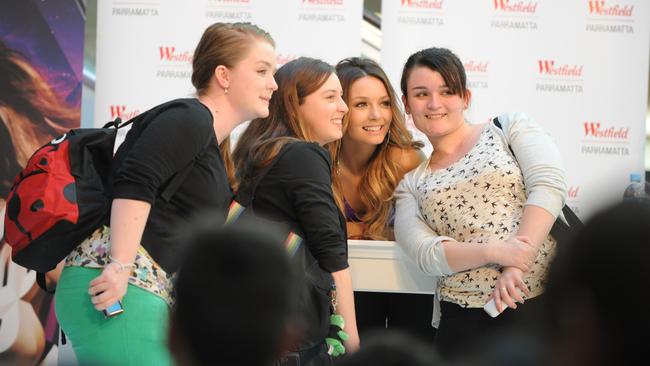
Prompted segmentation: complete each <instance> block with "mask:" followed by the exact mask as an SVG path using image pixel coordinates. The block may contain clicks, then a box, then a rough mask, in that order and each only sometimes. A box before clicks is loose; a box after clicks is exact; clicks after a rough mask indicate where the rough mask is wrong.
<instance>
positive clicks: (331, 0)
mask: <svg viewBox="0 0 650 366" xmlns="http://www.w3.org/2000/svg"><path fill="white" fill-rule="evenodd" d="M302 3H303V4H309V5H343V0H302Z"/></svg>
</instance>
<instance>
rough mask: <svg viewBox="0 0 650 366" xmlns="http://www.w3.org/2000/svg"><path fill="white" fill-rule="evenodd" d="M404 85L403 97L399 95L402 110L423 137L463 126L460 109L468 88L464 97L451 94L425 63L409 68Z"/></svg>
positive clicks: (435, 135)
mask: <svg viewBox="0 0 650 366" xmlns="http://www.w3.org/2000/svg"><path fill="white" fill-rule="evenodd" d="M406 86H407V98H405V97H404V96H402V101H403V102H404V106H405V108H406V113H408V114H410V115H411V116H412V117H413V123H414V124H415V127H417V129H418V130H420V131H422V133H424V134H425V135H427V137H429V138H430V139H436V138H439V137H442V136H445V135H447V134H449V133H451V132H454V131H455V130H456V129H457V128H459V127H460V126H462V125H463V123H464V117H463V110H464V109H465V108H467V105H468V103H469V101H470V96H471V94H470V92H469V90H467V91H466V95H465V98H462V97H461V96H460V95H459V94H452V93H451V92H450V88H449V87H448V86H447V84H446V83H445V80H444V79H443V77H442V75H440V73H439V72H437V71H434V70H432V69H430V68H428V67H426V66H416V67H415V68H413V70H412V71H411V74H410V75H409V78H408V80H407V85H406Z"/></svg>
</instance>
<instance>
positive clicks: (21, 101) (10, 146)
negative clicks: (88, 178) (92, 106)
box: [0, 0, 85, 364]
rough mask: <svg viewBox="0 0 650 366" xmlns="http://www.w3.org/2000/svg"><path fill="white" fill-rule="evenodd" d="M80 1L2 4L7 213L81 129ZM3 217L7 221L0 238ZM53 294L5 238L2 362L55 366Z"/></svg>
mask: <svg viewBox="0 0 650 366" xmlns="http://www.w3.org/2000/svg"><path fill="white" fill-rule="evenodd" d="M84 19H85V18H84V9H83V7H82V6H81V2H79V1H72V0H60V1H32V0H25V1H3V2H0V150H1V151H0V157H1V159H0V214H1V217H2V218H4V212H5V209H6V207H5V206H6V202H5V197H6V196H7V193H8V190H9V189H10V187H11V184H12V181H13V178H14V176H15V175H16V174H17V173H18V171H19V170H20V169H21V168H22V167H23V166H24V165H25V163H26V161H27V159H28V158H29V157H30V156H31V154H32V153H33V152H34V150H36V149H37V148H38V147H40V146H41V145H43V144H45V143H46V142H48V141H50V140H51V139H52V138H53V137H55V136H57V135H60V134H61V133H63V132H65V131H67V130H69V129H70V128H76V127H78V126H79V122H80V120H79V116H80V108H81V89H82V65H83V34H84V22H85V20H84ZM3 232H4V221H2V222H0V237H1V236H2V233H3ZM60 343H61V342H60V340H59V331H58V324H57V322H56V319H55V316H54V302H53V297H52V296H51V295H49V294H46V293H45V292H43V291H41V290H40V289H39V287H38V286H37V285H36V274H35V273H34V272H33V271H29V270H27V269H25V268H23V267H20V266H18V265H16V264H15V263H13V262H12V261H11V248H10V247H9V246H8V245H6V244H4V243H0V364H37V363H40V362H44V363H45V364H56V363H57V360H58V345H59V344H60Z"/></svg>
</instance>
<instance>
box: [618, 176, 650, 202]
mask: <svg viewBox="0 0 650 366" xmlns="http://www.w3.org/2000/svg"><path fill="white" fill-rule="evenodd" d="M644 198H645V185H644V184H643V183H642V182H641V175H640V174H638V173H632V174H630V184H628V185H627V187H626V188H625V191H624V192H623V200H625V201H638V200H642V199H644Z"/></svg>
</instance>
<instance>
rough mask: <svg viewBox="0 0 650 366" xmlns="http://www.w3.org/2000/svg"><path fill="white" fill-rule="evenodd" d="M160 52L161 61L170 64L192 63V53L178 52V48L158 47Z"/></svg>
mask: <svg viewBox="0 0 650 366" xmlns="http://www.w3.org/2000/svg"><path fill="white" fill-rule="evenodd" d="M158 51H159V52H160V61H169V62H189V63H191V62H192V54H191V53H190V51H184V52H177V51H176V47H173V46H172V47H168V46H161V47H158Z"/></svg>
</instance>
